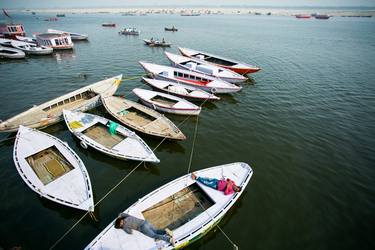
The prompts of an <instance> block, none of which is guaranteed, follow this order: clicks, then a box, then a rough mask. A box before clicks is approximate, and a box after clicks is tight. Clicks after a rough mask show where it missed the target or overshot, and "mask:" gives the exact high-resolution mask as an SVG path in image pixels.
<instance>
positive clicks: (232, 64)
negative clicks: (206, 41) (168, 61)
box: [178, 48, 260, 75]
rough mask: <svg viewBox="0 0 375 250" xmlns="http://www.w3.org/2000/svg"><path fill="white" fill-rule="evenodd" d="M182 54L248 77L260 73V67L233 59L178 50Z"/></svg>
mask: <svg viewBox="0 0 375 250" xmlns="http://www.w3.org/2000/svg"><path fill="white" fill-rule="evenodd" d="M178 50H179V51H180V53H181V54H182V55H184V56H187V57H192V58H197V59H199V60H202V61H205V62H207V63H210V64H214V65H217V66H219V67H223V68H226V69H230V70H232V71H234V72H236V73H238V74H241V75H246V74H251V73H255V72H258V71H259V70H260V68H259V67H257V66H254V65H250V64H246V63H242V62H238V61H235V60H232V59H227V58H224V57H221V56H216V55H213V54H209V53H206V52H202V51H197V50H192V49H187V48H178Z"/></svg>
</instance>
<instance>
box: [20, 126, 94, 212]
mask: <svg viewBox="0 0 375 250" xmlns="http://www.w3.org/2000/svg"><path fill="white" fill-rule="evenodd" d="M24 128H26V129H27V130H28V131H25V132H22V130H18V131H19V132H18V133H17V135H16V139H15V142H14V148H13V160H14V163H15V166H16V169H17V171H18V173H19V175H20V176H21V178H22V179H23V181H24V182H25V183H26V184H27V185H28V186H29V188H30V189H31V190H33V191H34V192H36V193H37V194H39V195H40V196H42V197H44V198H46V199H49V200H51V201H53V202H57V203H59V204H62V205H66V206H69V207H73V208H77V209H81V210H85V211H93V209H94V207H93V206H94V200H93V193H92V186H91V181H90V177H89V174H88V172H87V169H86V166H85V165H84V163H83V161H82V160H81V158H79V156H78V155H77V154H76V153H75V152H74V151H73V149H71V148H70V147H69V145H68V144H67V143H65V142H63V141H61V140H60V139H59V138H57V137H54V136H52V135H50V134H48V133H45V132H42V131H39V130H36V129H33V128H28V127H24ZM21 132H22V133H35V134H41V135H43V136H46V137H48V138H50V139H51V140H53V141H55V143H54V144H53V146H55V147H56V144H58V145H60V146H62V147H63V148H64V149H66V150H67V151H68V152H69V153H70V154H71V155H72V156H73V158H74V159H75V161H76V164H77V165H78V167H79V169H80V173H81V175H82V177H83V179H84V184H85V187H86V189H85V190H86V194H87V199H86V200H84V201H83V202H82V203H81V204H75V203H73V202H70V201H66V200H63V199H61V198H58V197H55V196H52V195H51V194H48V193H43V192H41V190H40V189H39V188H38V187H37V186H36V185H35V184H34V182H33V181H31V180H30V179H29V178H27V175H26V174H25V173H24V172H23V170H22V166H21V163H20V161H19V156H18V147H19V139H20V137H21ZM48 147H50V146H48ZM48 147H47V148H48ZM56 148H57V149H58V147H56ZM44 149H46V148H44ZM44 149H43V150H44ZM59 152H60V153H61V151H60V150H59ZM25 161H26V160H25ZM26 163H27V161H26ZM69 163H70V164H72V163H71V162H69ZM27 164H28V163H27ZM28 165H29V164H28ZM74 165H75V164H74ZM74 165H73V164H72V166H73V167H74V169H75V170H77V168H76V167H75V166H74ZM29 167H31V166H29ZM69 172H72V171H69ZM69 172H68V173H67V174H69ZM33 173H34V175H35V176H37V175H36V174H35V172H33ZM36 179H38V180H39V178H38V177H37V178H36ZM39 181H40V182H41V180H39ZM41 183H42V182H41ZM51 183H52V182H51ZM49 184H50V183H48V184H46V185H44V184H43V186H48V185H49ZM87 201H92V204H91V205H92V206H89V209H84V208H82V207H81V206H82V204H85V203H86V202H87ZM90 208H91V209H90Z"/></svg>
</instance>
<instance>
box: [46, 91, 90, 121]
mask: <svg viewBox="0 0 375 250" xmlns="http://www.w3.org/2000/svg"><path fill="white" fill-rule="evenodd" d="M95 96H97V94H96V93H95V92H91V91H86V92H83V93H81V94H78V95H76V96H72V97H70V98H67V99H65V100H62V101H60V102H58V103H55V104H53V105H51V106H49V107H47V108H44V109H43V111H45V112H47V113H48V115H60V114H61V113H62V111H63V109H67V110H71V109H73V108H75V107H79V106H82V103H84V102H85V101H87V100H90V99H91V98H93V97H95Z"/></svg>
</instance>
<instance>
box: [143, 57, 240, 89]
mask: <svg viewBox="0 0 375 250" xmlns="http://www.w3.org/2000/svg"><path fill="white" fill-rule="evenodd" d="M139 63H140V64H141V65H142V67H143V69H144V70H145V71H146V72H148V73H151V74H152V76H153V77H154V78H156V79H159V80H166V81H172V82H179V83H182V84H184V85H189V86H193V87H196V88H199V89H203V90H205V91H209V92H212V93H218V94H220V93H233V92H238V91H240V90H241V87H240V86H237V85H235V84H232V83H229V82H226V81H223V80H221V79H218V78H216V77H212V76H208V75H204V74H201V73H197V72H192V71H189V70H184V69H179V68H173V67H168V66H163V65H158V64H153V63H146V62H139Z"/></svg>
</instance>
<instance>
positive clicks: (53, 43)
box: [36, 33, 74, 50]
mask: <svg viewBox="0 0 375 250" xmlns="http://www.w3.org/2000/svg"><path fill="white" fill-rule="evenodd" d="M36 42H37V44H38V45H40V46H47V47H50V48H53V49H55V50H62V49H73V47H74V43H73V42H72V38H71V37H70V35H69V34H66V33H64V34H59V33H42V34H37V35H36Z"/></svg>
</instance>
